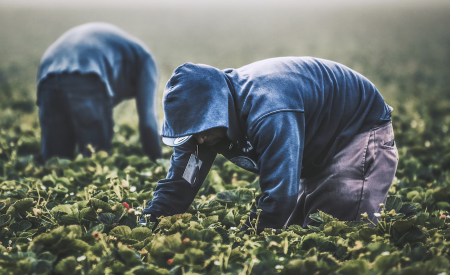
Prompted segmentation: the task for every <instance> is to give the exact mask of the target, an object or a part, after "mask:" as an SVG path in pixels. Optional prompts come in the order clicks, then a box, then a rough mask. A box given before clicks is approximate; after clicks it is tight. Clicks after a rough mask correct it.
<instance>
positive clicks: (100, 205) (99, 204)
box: [89, 198, 112, 212]
mask: <svg viewBox="0 0 450 275" xmlns="http://www.w3.org/2000/svg"><path fill="white" fill-rule="evenodd" d="M89 204H90V205H91V206H92V207H93V208H94V209H95V210H96V211H97V210H98V209H102V212H112V209H111V206H110V205H109V204H108V203H106V202H104V201H102V200H99V199H95V198H92V199H91V200H90V201H89Z"/></svg>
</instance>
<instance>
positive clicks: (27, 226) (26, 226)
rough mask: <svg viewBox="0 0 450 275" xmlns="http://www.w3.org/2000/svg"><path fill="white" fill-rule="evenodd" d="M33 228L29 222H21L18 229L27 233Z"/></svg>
mask: <svg viewBox="0 0 450 275" xmlns="http://www.w3.org/2000/svg"><path fill="white" fill-rule="evenodd" d="M31 226H32V224H31V223H30V222H29V221H21V222H20V223H19V227H18V231H23V232H25V231H27V230H28V229H30V228H31Z"/></svg>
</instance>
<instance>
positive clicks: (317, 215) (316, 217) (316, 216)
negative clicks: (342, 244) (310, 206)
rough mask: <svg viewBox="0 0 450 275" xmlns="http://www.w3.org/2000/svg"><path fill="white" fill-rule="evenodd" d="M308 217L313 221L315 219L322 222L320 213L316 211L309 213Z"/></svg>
mask: <svg viewBox="0 0 450 275" xmlns="http://www.w3.org/2000/svg"><path fill="white" fill-rule="evenodd" d="M309 218H310V219H311V220H313V221H316V222H318V223H323V220H322V218H321V217H320V215H319V213H318V212H317V213H314V214H311V215H309Z"/></svg>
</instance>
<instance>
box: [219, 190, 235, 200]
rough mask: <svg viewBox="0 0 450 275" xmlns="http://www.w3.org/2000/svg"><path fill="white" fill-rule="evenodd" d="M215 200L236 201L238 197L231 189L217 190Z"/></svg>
mask: <svg viewBox="0 0 450 275" xmlns="http://www.w3.org/2000/svg"><path fill="white" fill-rule="evenodd" d="M216 200H218V201H220V202H225V203H228V202H237V201H238V197H237V196H236V194H235V193H234V192H233V191H223V192H219V193H217V195H216Z"/></svg>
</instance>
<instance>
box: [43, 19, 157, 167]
mask: <svg viewBox="0 0 450 275" xmlns="http://www.w3.org/2000/svg"><path fill="white" fill-rule="evenodd" d="M69 74H72V75H76V74H81V75H88V74H94V75H97V76H98V78H99V79H100V80H101V81H102V83H103V88H102V93H104V92H105V91H106V95H107V97H103V98H104V100H106V101H109V102H110V105H112V106H115V105H117V104H119V103H120V102H122V101H123V100H126V99H130V98H135V99H136V107H137V112H138V115H139V131H140V138H141V142H142V147H143V150H144V152H145V153H146V154H147V155H148V156H149V157H150V159H152V160H155V159H157V158H160V157H162V153H161V144H160V136H159V134H158V115H157V114H158V112H157V106H156V88H157V84H158V78H159V76H158V70H157V66H156V63H155V60H154V58H153V57H152V55H151V53H150V51H149V50H148V48H147V47H146V46H145V45H144V44H143V43H142V42H141V41H139V40H138V39H137V38H135V37H133V36H131V35H129V34H127V33H126V32H124V31H122V30H121V29H119V28H117V27H116V26H113V25H111V24H106V23H88V24H83V25H80V26H77V27H74V28H72V29H70V30H68V31H67V32H66V33H64V34H63V35H62V36H61V37H60V38H59V39H58V40H56V41H55V42H54V43H53V44H52V45H51V46H50V47H49V48H48V49H47V50H46V52H45V53H44V55H43V57H42V59H41V62H40V65H39V72H38V75H37V82H38V87H39V86H40V84H41V82H44V81H45V80H46V79H47V78H49V77H50V76H52V75H69ZM76 86H77V85H76ZM78 86H80V85H78ZM81 86H82V88H81ZM81 86H80V88H79V89H77V91H78V93H80V94H85V92H83V89H85V88H86V89H87V90H91V89H90V88H89V87H87V86H86V85H81ZM40 92H41V89H38V96H37V98H38V102H37V103H38V105H39V106H43V105H42V104H41V103H40V99H41V98H44V97H47V96H41V95H40ZM71 93H72V94H75V93H76V91H74V90H72V92H71ZM98 94H99V93H98ZM55 100H56V99H55ZM102 104H107V103H102ZM46 106H47V105H46ZM47 107H48V106H47ZM99 108H100V107H99ZM44 112H47V111H45V110H44ZM72 115H75V114H74V113H72ZM55 119H56V118H55ZM92 119H96V117H92ZM105 123H107V122H106V121H105ZM68 150H70V149H68Z"/></svg>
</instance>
